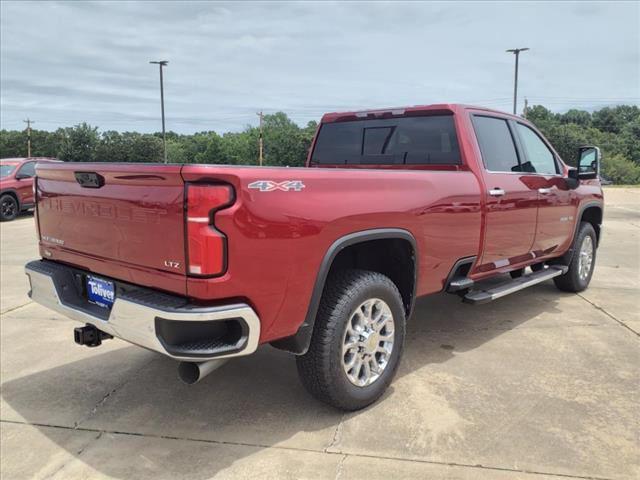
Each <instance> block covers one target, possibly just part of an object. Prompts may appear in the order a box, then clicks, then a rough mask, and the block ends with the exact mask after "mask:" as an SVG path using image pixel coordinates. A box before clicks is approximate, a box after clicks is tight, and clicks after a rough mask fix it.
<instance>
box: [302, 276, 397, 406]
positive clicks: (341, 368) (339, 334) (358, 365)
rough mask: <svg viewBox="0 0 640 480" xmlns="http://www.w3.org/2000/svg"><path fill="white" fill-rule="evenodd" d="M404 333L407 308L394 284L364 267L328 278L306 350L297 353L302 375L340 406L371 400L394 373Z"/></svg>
mask: <svg viewBox="0 0 640 480" xmlns="http://www.w3.org/2000/svg"><path fill="white" fill-rule="evenodd" d="M404 336H405V310H404V306H403V303H402V297H401V296H400V292H399V291H398V288H397V287H396V285H395V284H394V283H393V282H392V281H391V280H390V279H389V278H388V277H386V276H384V275H382V274H380V273H377V272H370V271H364V270H345V271H340V272H337V273H336V274H334V275H332V276H331V277H330V278H329V279H328V280H327V285H326V286H325V291H324V293H323V295H322V300H321V302H320V308H319V309H318V315H317V317H316V323H315V325H314V329H313V335H312V337H311V344H310V346H309V350H308V351H307V353H306V354H304V355H301V356H299V357H296V364H297V367H298V373H299V375H300V379H301V381H302V383H303V385H304V386H305V388H306V389H307V390H308V391H309V392H310V393H311V394H312V395H313V396H315V397H316V398H318V399H319V400H321V401H323V402H325V403H328V404H330V405H333V406H334V407H337V408H340V409H343V410H359V409H361V408H364V407H366V406H367V405H370V404H371V403H373V402H375V401H376V400H377V399H378V398H380V396H381V395H382V394H383V393H384V391H385V390H386V389H387V387H388V386H389V384H390V383H391V380H392V379H393V377H394V375H395V373H396V370H397V368H398V364H399V363H400V357H401V355H402V349H403V344H404Z"/></svg>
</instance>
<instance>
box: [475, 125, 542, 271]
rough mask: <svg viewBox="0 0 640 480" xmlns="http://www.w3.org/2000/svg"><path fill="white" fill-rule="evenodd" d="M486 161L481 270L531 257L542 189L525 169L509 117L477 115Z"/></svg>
mask: <svg viewBox="0 0 640 480" xmlns="http://www.w3.org/2000/svg"><path fill="white" fill-rule="evenodd" d="M472 120H473V126H474V130H475V133H476V138H477V140H478V145H479V147H480V152H481V155H482V160H483V163H484V172H483V175H484V179H485V184H486V186H487V192H485V195H486V199H487V205H486V218H485V234H484V249H483V252H482V259H481V261H480V263H479V266H478V271H480V272H486V271H491V270H495V269H500V268H504V267H508V266H510V265H513V264H516V263H520V262H523V261H526V260H527V259H530V258H531V256H530V255H531V254H530V252H531V247H532V245H533V242H534V239H535V235H536V216H537V210H538V209H537V200H538V191H537V186H536V185H535V181H533V180H534V179H532V178H531V177H530V176H529V175H528V174H527V173H525V172H522V171H521V170H522V167H521V163H522V162H521V160H520V155H519V152H518V149H517V144H516V137H515V134H514V131H513V126H512V125H511V124H510V122H509V121H508V120H507V119H506V118H500V117H497V116H487V115H473V116H472Z"/></svg>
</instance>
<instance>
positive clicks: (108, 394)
mask: <svg viewBox="0 0 640 480" xmlns="http://www.w3.org/2000/svg"><path fill="white" fill-rule="evenodd" d="M154 360H155V358H152V359H151V360H149V361H148V362H145V363H144V364H143V365H142V366H141V367H139V368H137V369H136V370H135V371H134V372H132V373H131V374H130V375H129V376H128V378H126V379H125V380H123V381H122V382H120V383H119V384H118V385H116V386H115V387H113V389H111V390H110V391H109V392H107V393H106V394H105V395H104V396H103V397H102V398H101V399H100V401H99V402H98V403H96V404H95V406H94V407H93V408H92V409H91V411H90V412H89V414H88V415H85V416H84V417H82V418H81V419H80V420H78V421H76V422H74V424H73V428H74V429H76V430H78V429H79V427H80V424H81V423H83V422H86V421H87V420H89V419H90V418H91V417H92V416H93V415H94V414H95V413H96V412H97V411H98V408H100V407H101V406H102V405H103V404H104V403H105V402H106V401H107V399H108V398H109V397H110V396H111V395H113V394H114V393H115V392H116V391H117V390H119V389H121V388H122V387H124V386H125V385H126V384H127V383H129V382H130V381H131V380H132V379H133V377H135V376H136V374H137V373H138V372H140V371H141V370H143V369H145V368H146V367H147V366H148V365H150V364H151V362H153V361H154Z"/></svg>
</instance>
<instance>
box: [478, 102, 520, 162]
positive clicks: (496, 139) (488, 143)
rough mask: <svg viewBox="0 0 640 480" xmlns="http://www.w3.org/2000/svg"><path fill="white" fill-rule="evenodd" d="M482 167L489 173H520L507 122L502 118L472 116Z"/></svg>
mask: <svg viewBox="0 0 640 480" xmlns="http://www.w3.org/2000/svg"><path fill="white" fill-rule="evenodd" d="M473 128H474V130H475V132H476V137H477V139H478V144H479V146H480V153H481V154H482V161H483V162H484V166H485V168H486V169H487V170H489V171H490V172H520V171H521V170H520V162H519V161H518V153H517V151H516V147H515V144H514V142H513V136H512V135H511V130H510V128H509V125H508V124H507V121H506V120H504V119H502V118H496V117H485V116H480V115H474V116H473Z"/></svg>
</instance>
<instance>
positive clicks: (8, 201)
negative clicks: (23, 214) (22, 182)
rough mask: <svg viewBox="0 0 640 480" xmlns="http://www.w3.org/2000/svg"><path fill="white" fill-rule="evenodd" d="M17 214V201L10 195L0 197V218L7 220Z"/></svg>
mask: <svg viewBox="0 0 640 480" xmlns="http://www.w3.org/2000/svg"><path fill="white" fill-rule="evenodd" d="M17 215H18V202H17V201H16V199H15V198H14V197H13V196H12V195H2V197H0V220H2V221H3V222H7V221H9V220H13V219H14V218H16V216H17Z"/></svg>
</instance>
